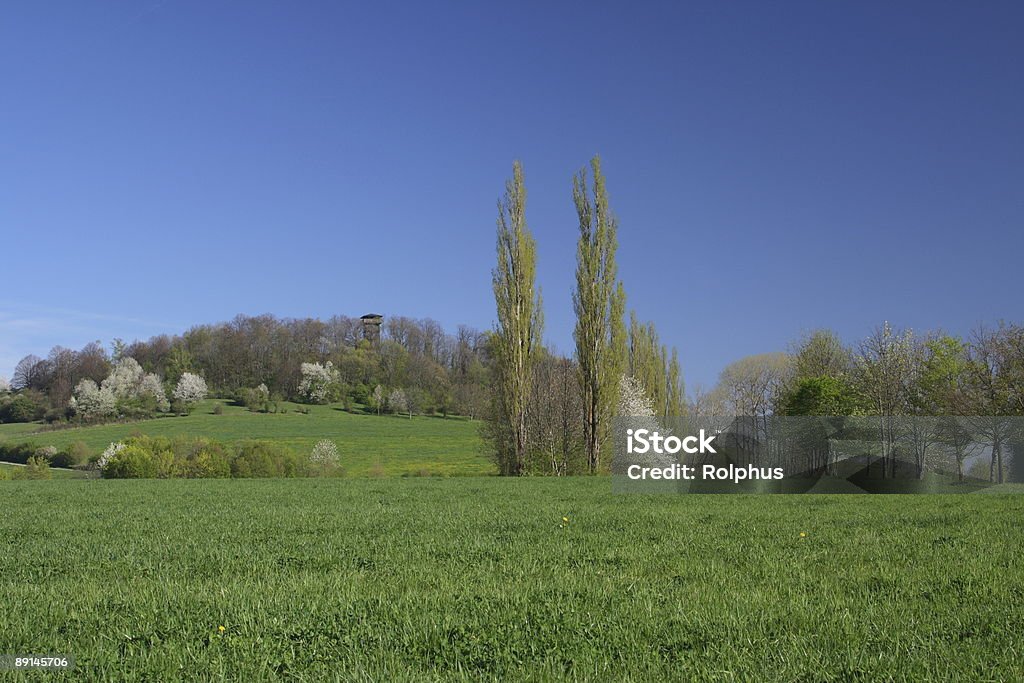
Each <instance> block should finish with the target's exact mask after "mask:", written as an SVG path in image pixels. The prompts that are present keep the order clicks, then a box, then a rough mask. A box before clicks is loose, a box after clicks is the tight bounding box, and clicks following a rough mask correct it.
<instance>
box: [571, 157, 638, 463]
mask: <svg viewBox="0 0 1024 683" xmlns="http://www.w3.org/2000/svg"><path fill="white" fill-rule="evenodd" d="M590 167H591V170H592V172H593V189H592V192H591V188H589V187H588V184H587V175H586V171H585V170H580V172H579V173H578V174H576V176H575V177H574V178H573V202H574V203H575V205H576V213H577V217H578V219H579V231H580V237H579V242H578V244H577V252H576V288H575V290H574V291H573V297H572V301H573V310H574V312H575V313H576V328H575V331H574V332H573V338H574V339H575V341H576V360H577V363H578V365H579V370H580V387H581V389H582V392H583V414H584V425H583V426H584V429H583V431H584V448H585V449H586V452H587V461H588V466H589V468H590V471H591V472H597V471H598V470H599V469H601V467H602V460H601V448H602V445H603V444H604V441H605V440H606V439H607V437H608V432H609V429H610V421H611V418H612V416H613V414H614V412H615V407H616V404H617V400H618V387H619V380H620V377H621V376H622V374H623V372H624V371H625V370H626V362H627V357H626V353H627V350H626V345H627V340H626V336H627V335H626V326H625V322H624V316H625V307H626V294H625V290H624V289H623V286H622V282H621V281H619V280H618V268H617V266H616V263H615V252H616V250H617V249H618V238H617V236H616V233H617V231H618V222H617V221H616V219H615V216H614V215H613V214H612V211H611V207H610V205H609V203H608V193H607V190H606V188H605V181H604V174H603V173H602V172H601V159H600V157H597V156H595V157H594V158H593V159H592V160H591V162H590ZM591 194H592V198H591Z"/></svg>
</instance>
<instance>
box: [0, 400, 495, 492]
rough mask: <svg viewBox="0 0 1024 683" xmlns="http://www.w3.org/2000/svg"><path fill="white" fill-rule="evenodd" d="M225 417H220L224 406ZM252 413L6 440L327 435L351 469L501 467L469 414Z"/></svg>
mask: <svg viewBox="0 0 1024 683" xmlns="http://www.w3.org/2000/svg"><path fill="white" fill-rule="evenodd" d="M218 403H219V404H221V405H222V406H223V410H224V414H223V415H214V414H213V409H214V406H215V405H217V404H218ZM287 407H288V408H289V410H288V412H287V413H276V414H275V413H268V414H260V413H250V412H249V411H247V410H246V409H245V408H241V407H238V406H232V405H230V404H228V403H226V402H224V401H214V400H209V401H204V402H203V403H201V404H200V405H198V406H197V407H196V409H195V410H194V411H193V413H192V414H191V415H189V416H187V417H171V416H169V417H160V418H155V419H152V420H140V421H138V422H131V423H127V424H107V425H98V426H94V427H79V428H74V429H56V430H47V429H46V428H45V427H44V426H43V425H40V424H5V425H0V443H3V442H8V443H20V442H22V441H28V442H31V443H35V444H38V445H40V446H46V445H53V446H57V447H58V448H63V447H64V446H67V445H68V444H70V443H73V442H75V441H82V442H84V443H85V444H86V445H88V446H89V448H90V449H92V450H93V451H94V452H100V451H102V450H103V449H104V448H106V447H107V445H108V444H110V443H111V442H112V441H118V440H120V439H123V438H125V437H127V436H130V435H131V434H133V433H141V434H147V435H150V436H169V437H173V436H176V435H179V434H185V435H189V436H205V437H209V438H211V439H217V440H219V441H227V442H235V441H241V440H245V439H266V440H270V441H274V442H276V443H279V444H282V445H284V446H287V447H289V448H291V449H292V450H294V451H296V452H298V453H301V454H308V453H309V452H310V450H312V448H313V444H315V443H316V442H317V441H319V440H320V439H330V440H332V441H334V442H335V443H336V444H337V445H338V451H339V453H340V455H341V461H342V466H343V468H344V471H345V473H346V474H347V475H353V476H362V475H367V474H382V475H403V474H404V475H417V474H431V475H484V474H494V473H495V472H496V468H495V466H494V464H493V463H492V462H491V461H490V460H489V459H488V458H487V457H486V455H485V452H484V448H483V443H482V441H481V439H480V435H479V423H478V422H475V421H472V420H468V419H466V418H463V417H449V418H447V419H445V418H441V417H414V418H412V419H411V420H410V419H409V418H406V417H399V416H389V415H383V416H378V415H361V414H351V413H347V412H345V411H343V410H340V409H339V408H338V407H337V406H310V407H309V408H310V413H309V414H308V415H304V414H302V413H299V412H298V411H297V410H296V409H295V408H296V407H297V406H295V405H293V404H287Z"/></svg>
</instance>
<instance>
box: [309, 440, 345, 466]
mask: <svg viewBox="0 0 1024 683" xmlns="http://www.w3.org/2000/svg"><path fill="white" fill-rule="evenodd" d="M338 460H339V456H338V447H337V446H336V445H335V444H334V442H333V441H328V440H327V439H323V440H322V441H317V442H316V444H315V445H314V446H313V452H312V453H310V454H309V461H310V462H311V463H313V464H314V465H324V466H334V465H337V464H338Z"/></svg>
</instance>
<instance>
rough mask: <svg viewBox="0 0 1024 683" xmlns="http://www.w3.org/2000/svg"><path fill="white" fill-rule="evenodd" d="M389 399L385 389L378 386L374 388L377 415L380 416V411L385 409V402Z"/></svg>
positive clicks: (374, 403)
mask: <svg viewBox="0 0 1024 683" xmlns="http://www.w3.org/2000/svg"><path fill="white" fill-rule="evenodd" d="M386 398H387V397H386V396H385V394H384V387H382V386H381V385H379V384H378V385H377V386H375V387H374V388H373V405H374V406H375V407H376V408H377V414H378V415H380V409H381V408H383V407H384V401H385V399H386Z"/></svg>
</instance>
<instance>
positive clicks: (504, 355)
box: [492, 161, 544, 476]
mask: <svg viewBox="0 0 1024 683" xmlns="http://www.w3.org/2000/svg"><path fill="white" fill-rule="evenodd" d="M525 209H526V186H525V185H524V183H523V167H522V164H520V163H519V162H518V161H516V162H515V163H514V164H513V166H512V178H511V180H508V181H506V183H505V196H504V198H503V199H501V200H499V201H498V239H497V245H498V264H497V266H496V267H495V268H494V270H493V271H492V278H493V284H494V301H495V303H496V304H497V309H498V323H497V328H496V330H495V334H494V347H493V348H494V350H495V369H496V376H497V377H496V378H497V389H498V392H497V394H498V395H497V401H498V404H499V406H498V407H499V410H500V415H501V419H502V421H503V422H504V423H505V424H504V427H506V428H507V435H508V439H507V440H506V439H498V442H497V443H496V447H497V450H498V462H499V465H500V467H501V471H502V474H506V475H512V476H519V475H521V474H523V472H524V469H525V465H526V453H527V444H528V435H527V410H528V407H529V400H530V385H531V374H532V371H533V365H534V363H535V361H536V358H537V353H538V351H539V350H540V340H541V330H542V328H543V324H544V323H543V312H542V310H541V298H540V293H539V292H537V293H535V292H534V280H535V277H536V265H537V243H536V242H535V241H534V239H533V235H532V234H531V233H530V230H529V228H527V226H526V214H525ZM501 431H505V430H504V429H502V430H501Z"/></svg>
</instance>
